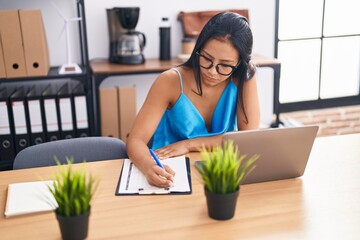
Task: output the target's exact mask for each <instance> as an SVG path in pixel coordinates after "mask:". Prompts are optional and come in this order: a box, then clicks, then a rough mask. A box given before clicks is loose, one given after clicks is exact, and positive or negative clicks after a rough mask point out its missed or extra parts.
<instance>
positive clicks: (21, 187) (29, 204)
mask: <svg viewBox="0 0 360 240" xmlns="http://www.w3.org/2000/svg"><path fill="white" fill-rule="evenodd" d="M52 184H53V181H37V182H22V183H12V184H9V186H8V194H7V201H6V207H5V217H7V218H8V217H12V216H18V215H23V214H30V213H38V212H46V211H53V210H55V209H56V208H57V207H58V205H57V203H56V201H55V198H54V197H53V195H52V194H51V192H50V191H49V189H48V186H52Z"/></svg>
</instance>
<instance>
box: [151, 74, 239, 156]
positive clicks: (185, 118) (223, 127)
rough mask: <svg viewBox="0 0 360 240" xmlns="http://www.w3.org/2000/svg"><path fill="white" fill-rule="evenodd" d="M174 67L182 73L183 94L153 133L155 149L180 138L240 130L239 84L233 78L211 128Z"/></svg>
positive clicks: (222, 98) (215, 111) (218, 104)
mask: <svg viewBox="0 0 360 240" xmlns="http://www.w3.org/2000/svg"><path fill="white" fill-rule="evenodd" d="M173 70H175V71H176V72H177V73H178V75H179V78H180V87H181V94H180V97H179V99H178V100H177V102H176V103H175V105H174V106H173V107H172V108H171V109H167V110H166V111H165V113H164V115H163V117H162V119H161V121H160V123H159V125H158V127H157V129H156V131H155V133H154V136H153V142H152V148H153V149H158V148H161V147H164V146H166V145H169V144H171V143H174V142H178V141H180V140H185V139H192V138H197V137H210V136H214V135H218V134H222V133H225V132H229V131H235V130H237V121H236V102H237V87H236V85H235V84H234V82H233V81H230V82H229V84H228V85H227V86H226V88H225V89H224V91H223V93H222V95H221V97H220V99H219V101H218V103H217V105H216V107H215V110H214V113H213V116H212V119H211V130H210V131H208V130H207V128H206V124H205V121H204V119H203V117H202V116H201V114H200V113H199V111H198V110H197V108H196V107H195V106H194V105H193V103H192V102H191V101H190V99H189V98H188V97H187V96H186V95H185V94H184V92H183V85H182V76H181V74H180V72H179V71H178V70H177V69H175V68H173Z"/></svg>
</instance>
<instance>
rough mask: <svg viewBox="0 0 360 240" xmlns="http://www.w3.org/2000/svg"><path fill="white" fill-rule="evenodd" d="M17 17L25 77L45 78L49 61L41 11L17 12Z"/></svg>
mask: <svg viewBox="0 0 360 240" xmlns="http://www.w3.org/2000/svg"><path fill="white" fill-rule="evenodd" d="M19 16H20V25H21V32H22V39H23V43H24V55H25V56H24V57H25V63H26V71H27V75H28V76H47V75H48V72H49V69H50V60H49V50H48V45H47V40H46V34H45V29H44V24H43V21H42V17H41V11H40V10H39V9H37V10H19Z"/></svg>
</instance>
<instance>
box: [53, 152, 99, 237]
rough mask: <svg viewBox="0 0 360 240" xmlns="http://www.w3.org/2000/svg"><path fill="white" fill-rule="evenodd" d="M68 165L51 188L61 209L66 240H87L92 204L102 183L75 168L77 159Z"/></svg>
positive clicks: (59, 214)
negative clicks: (99, 183)
mask: <svg viewBox="0 0 360 240" xmlns="http://www.w3.org/2000/svg"><path fill="white" fill-rule="evenodd" d="M66 160H67V165H63V166H60V163H59V161H57V163H58V165H59V170H58V172H57V173H54V175H53V181H54V182H53V185H52V186H49V190H50V192H51V194H52V195H53V196H54V198H55V200H56V202H57V204H58V207H57V208H56V209H55V214H56V219H57V220H58V222H59V226H60V230H61V236H62V238H63V239H85V238H86V237H87V233H88V224H89V216H90V210H91V206H90V202H91V199H92V197H93V194H94V193H95V191H96V188H97V186H98V181H97V179H95V178H94V177H93V176H92V175H91V174H90V175H87V173H86V171H85V169H84V168H79V169H74V168H73V165H72V163H73V159H71V158H70V159H69V158H66Z"/></svg>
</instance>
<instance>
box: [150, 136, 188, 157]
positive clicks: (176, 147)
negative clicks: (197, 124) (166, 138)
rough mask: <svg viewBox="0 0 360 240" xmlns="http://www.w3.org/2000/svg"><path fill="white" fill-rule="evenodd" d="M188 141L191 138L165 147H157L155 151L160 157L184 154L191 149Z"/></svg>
mask: <svg viewBox="0 0 360 240" xmlns="http://www.w3.org/2000/svg"><path fill="white" fill-rule="evenodd" d="M188 141H189V140H183V141H179V142H176V143H173V144H170V145H167V146H165V147H163V148H159V149H156V150H155V153H156V155H157V156H158V158H160V159H165V158H170V157H176V156H181V155H184V154H186V153H188V152H189V151H190V150H189V148H188Z"/></svg>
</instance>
